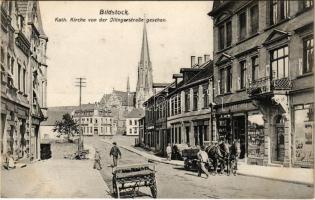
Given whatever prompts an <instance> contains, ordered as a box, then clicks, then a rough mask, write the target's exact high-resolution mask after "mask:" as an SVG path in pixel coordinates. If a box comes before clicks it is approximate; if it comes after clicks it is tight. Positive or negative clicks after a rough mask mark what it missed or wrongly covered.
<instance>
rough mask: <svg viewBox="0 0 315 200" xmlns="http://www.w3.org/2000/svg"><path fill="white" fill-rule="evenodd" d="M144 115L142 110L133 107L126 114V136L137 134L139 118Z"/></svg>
mask: <svg viewBox="0 0 315 200" xmlns="http://www.w3.org/2000/svg"><path fill="white" fill-rule="evenodd" d="M143 116H144V110H143V109H141V108H135V109H133V110H132V111H130V112H129V113H128V114H127V115H126V117H125V118H126V130H125V133H126V135H128V136H138V135H139V120H140V119H141V118H142V117H143Z"/></svg>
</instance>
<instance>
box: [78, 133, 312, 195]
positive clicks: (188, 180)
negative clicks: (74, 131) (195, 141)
mask: <svg viewBox="0 0 315 200" xmlns="http://www.w3.org/2000/svg"><path fill="white" fill-rule="evenodd" d="M102 139H105V140H106V139H109V137H99V136H94V137H85V138H84V142H85V144H88V145H91V146H93V147H95V148H98V149H99V150H100V152H101V155H102V162H101V163H102V166H103V169H102V170H101V171H100V173H101V174H102V177H103V179H104V181H105V182H106V184H107V185H108V187H109V188H110V189H112V168H111V167H110V165H111V164H112V159H111V158H110V157H109V151H110V148H111V146H112V145H110V144H107V143H105V142H104V141H102ZM113 139H114V140H115V141H116V142H117V143H118V146H119V144H123V145H128V144H129V145H131V144H134V137H128V136H121V135H119V136H114V138H113ZM120 150H121V153H122V159H121V160H119V162H118V165H127V164H139V163H146V162H147V160H146V159H145V158H144V157H142V156H139V155H137V154H135V153H133V152H130V151H127V150H125V149H122V148H120ZM156 170H157V173H156V180H157V188H158V198H282V199H290V198H313V188H312V187H309V186H305V185H300V184H294V183H287V182H281V181H274V180H267V179H263V178H256V177H248V176H225V175H222V176H211V177H210V178H209V179H205V178H200V177H198V176H197V173H196V172H192V171H185V170H184V169H183V168H181V167H176V166H173V165H168V164H163V163H156ZM203 177H205V175H203ZM140 191H141V193H140V195H139V196H137V197H136V198H140V197H143V198H149V197H151V193H150V190H149V188H148V189H144V188H141V189H140ZM126 197H128V196H126Z"/></svg>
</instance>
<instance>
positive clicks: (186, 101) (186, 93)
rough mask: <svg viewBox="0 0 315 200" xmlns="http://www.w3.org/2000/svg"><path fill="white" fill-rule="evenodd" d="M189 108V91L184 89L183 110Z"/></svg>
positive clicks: (186, 110)
mask: <svg viewBox="0 0 315 200" xmlns="http://www.w3.org/2000/svg"><path fill="white" fill-rule="evenodd" d="M189 109H190V91H189V90H186V91H185V112H188V111H189Z"/></svg>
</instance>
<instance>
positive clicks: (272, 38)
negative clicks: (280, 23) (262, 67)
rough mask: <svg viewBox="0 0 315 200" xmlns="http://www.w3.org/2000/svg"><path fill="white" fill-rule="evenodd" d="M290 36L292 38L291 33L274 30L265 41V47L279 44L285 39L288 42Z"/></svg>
mask: <svg viewBox="0 0 315 200" xmlns="http://www.w3.org/2000/svg"><path fill="white" fill-rule="evenodd" d="M289 36H291V33H290V32H285V31H281V30H278V29H274V30H273V31H272V32H271V33H270V34H269V36H268V37H267V39H266V40H265V41H264V43H263V45H264V46H267V45H270V44H272V43H274V42H278V41H280V40H283V39H286V40H288V39H289Z"/></svg>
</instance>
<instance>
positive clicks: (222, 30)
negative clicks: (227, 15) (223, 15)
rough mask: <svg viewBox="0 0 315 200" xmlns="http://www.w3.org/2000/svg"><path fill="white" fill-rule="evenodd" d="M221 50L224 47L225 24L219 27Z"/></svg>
mask: <svg viewBox="0 0 315 200" xmlns="http://www.w3.org/2000/svg"><path fill="white" fill-rule="evenodd" d="M218 36H219V50H220V49H224V43H225V41H224V25H221V26H220V27H219V35H218Z"/></svg>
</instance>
